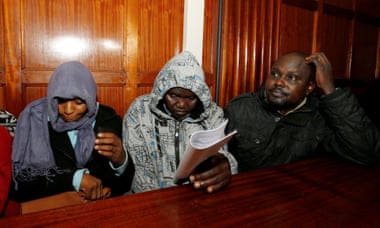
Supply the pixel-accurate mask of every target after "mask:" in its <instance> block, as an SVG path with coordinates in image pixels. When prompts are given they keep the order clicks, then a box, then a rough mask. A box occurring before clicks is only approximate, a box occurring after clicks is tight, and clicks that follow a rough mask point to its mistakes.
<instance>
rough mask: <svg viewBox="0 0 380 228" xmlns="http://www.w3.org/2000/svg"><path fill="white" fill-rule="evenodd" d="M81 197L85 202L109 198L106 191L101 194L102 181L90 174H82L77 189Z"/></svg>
mask: <svg viewBox="0 0 380 228" xmlns="http://www.w3.org/2000/svg"><path fill="white" fill-rule="evenodd" d="M79 189H80V191H81V193H82V197H83V198H84V199H86V200H98V199H103V198H104V197H105V196H107V195H108V196H109V195H110V194H109V193H108V191H105V192H103V185H102V181H101V180H100V179H98V178H96V177H94V176H92V175H90V174H87V173H84V174H83V176H82V181H81V183H80V187H79Z"/></svg>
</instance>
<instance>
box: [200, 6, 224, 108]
mask: <svg viewBox="0 0 380 228" xmlns="http://www.w3.org/2000/svg"><path fill="white" fill-rule="evenodd" d="M219 7H220V4H219V0H205V12H204V29H203V30H204V31H203V47H204V48H203V54H202V67H203V70H204V71H205V74H206V80H207V83H208V84H209V86H210V90H211V94H212V96H213V98H214V100H215V101H217V100H219V95H217V94H216V91H217V90H218V88H217V87H216V86H218V85H216V83H217V78H216V77H217V71H218V69H217V65H218V64H217V61H218V56H217V55H218V51H217V49H218V45H219V43H218V35H219V34H218V29H219V20H221V18H219Z"/></svg>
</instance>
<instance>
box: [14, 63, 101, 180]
mask: <svg viewBox="0 0 380 228" xmlns="http://www.w3.org/2000/svg"><path fill="white" fill-rule="evenodd" d="M96 97H97V88H96V84H95V81H94V79H93V77H92V74H91V72H90V71H89V70H88V69H87V68H86V67H85V66H84V65H83V64H81V63H80V62H76V61H72V62H66V63H63V64H62V65H60V66H59V67H58V68H57V69H56V70H55V71H54V72H53V74H52V76H51V78H50V81H49V84H48V92H47V97H45V98H41V99H39V100H36V101H34V102H32V103H30V104H29V105H28V106H27V107H26V108H25V109H24V110H23V111H22V112H21V113H20V116H19V119H18V122H17V127H16V133H15V138H14V140H13V145H12V147H13V149H12V161H13V170H14V179H15V180H16V179H22V180H28V179H33V177H34V176H46V178H49V175H50V174H51V172H50V170H51V169H54V170H55V171H56V172H63V171H64V167H61V168H58V167H56V165H55V161H54V156H53V152H52V150H51V146H50V140H49V131H48V124H47V122H48V120H49V119H50V122H51V125H52V127H53V129H54V130H55V131H58V132H65V131H70V130H78V138H77V143H76V147H75V148H74V151H75V156H76V159H77V167H78V168H83V167H84V166H85V164H86V162H87V161H88V159H89V157H90V155H91V153H92V151H93V147H94V141H95V134H94V131H93V128H92V124H93V122H94V120H95V117H96V114H97V102H96ZM57 98H66V99H71V98H80V99H82V100H84V101H85V102H86V105H87V109H88V110H87V112H86V113H85V115H84V116H83V117H82V118H81V119H80V120H78V121H74V122H65V121H64V120H63V119H62V118H60V116H59V113H58V101H57Z"/></svg>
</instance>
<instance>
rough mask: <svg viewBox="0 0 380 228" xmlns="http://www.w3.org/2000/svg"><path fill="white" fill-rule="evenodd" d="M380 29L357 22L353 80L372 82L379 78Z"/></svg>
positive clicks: (353, 53)
mask: <svg viewBox="0 0 380 228" xmlns="http://www.w3.org/2000/svg"><path fill="white" fill-rule="evenodd" d="M378 37H379V28H378V27H377V26H375V25H371V24H366V23H362V22H357V23H356V24H355V36H354V45H353V51H352V65H351V75H352V76H351V79H353V80H356V81H357V80H366V81H371V80H373V79H374V76H375V78H379V72H376V65H377V61H378V60H379V58H377V56H378V48H375V47H378V42H379V38H378Z"/></svg>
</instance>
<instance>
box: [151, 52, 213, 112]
mask: <svg viewBox="0 0 380 228" xmlns="http://www.w3.org/2000/svg"><path fill="white" fill-rule="evenodd" d="M175 87H180V88H184V89H188V90H190V91H192V92H193V93H194V94H195V95H196V96H197V97H198V98H199V99H200V101H201V103H202V104H203V107H204V109H207V108H208V107H209V106H210V103H211V100H212V98H211V94H210V89H209V87H208V85H207V84H206V82H205V76H204V72H203V69H202V67H201V66H200V64H199V62H198V61H197V60H196V58H195V56H194V55H193V54H192V53H191V52H189V51H184V52H181V53H179V54H178V55H176V56H174V57H173V58H172V59H170V60H169V61H168V62H167V63H166V64H165V66H164V67H163V68H162V69H161V71H160V72H159V73H158V75H157V77H156V80H155V81H154V84H153V89H152V96H153V103H154V105H157V104H158V102H159V101H160V100H161V99H162V98H163V97H164V95H165V94H166V92H167V91H168V90H170V89H172V88H175Z"/></svg>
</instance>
